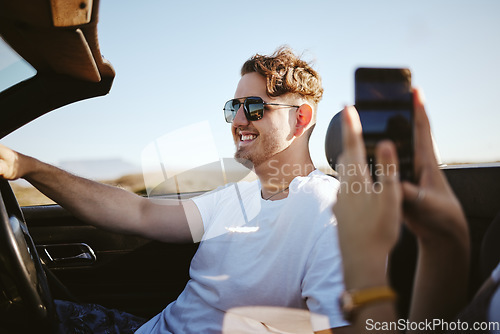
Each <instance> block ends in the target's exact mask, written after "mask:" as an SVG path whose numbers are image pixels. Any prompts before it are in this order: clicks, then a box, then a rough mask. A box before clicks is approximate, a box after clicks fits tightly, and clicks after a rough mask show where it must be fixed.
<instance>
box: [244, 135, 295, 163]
mask: <svg viewBox="0 0 500 334" xmlns="http://www.w3.org/2000/svg"><path fill="white" fill-rule="evenodd" d="M278 138H280V137H279V133H278V131H277V130H274V131H272V132H268V133H267V134H265V135H263V134H260V135H259V136H258V137H257V138H256V139H255V142H253V143H252V144H251V147H239V148H237V149H236V152H235V153H234V158H235V159H236V161H238V162H239V163H240V164H242V165H243V166H245V167H247V168H249V169H252V168H254V167H258V166H259V165H261V164H262V163H264V162H266V161H269V160H270V159H271V158H272V157H273V156H275V155H276V154H277V153H279V152H281V151H282V150H284V149H285V147H281V145H280V143H279V142H278V140H277V139H278Z"/></svg>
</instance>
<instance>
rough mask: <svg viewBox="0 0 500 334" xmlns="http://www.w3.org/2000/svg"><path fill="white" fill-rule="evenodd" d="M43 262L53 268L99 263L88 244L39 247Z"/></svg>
mask: <svg viewBox="0 0 500 334" xmlns="http://www.w3.org/2000/svg"><path fill="white" fill-rule="evenodd" d="M37 250H38V254H40V255H42V256H41V258H42V261H44V262H46V263H47V265H49V266H50V267H53V266H88V265H92V264H94V263H95V262H96V261H97V258H96V255H95V253H94V250H93V249H92V248H91V247H90V246H89V245H88V244H86V243H72V244H53V245H39V246H38V247H37Z"/></svg>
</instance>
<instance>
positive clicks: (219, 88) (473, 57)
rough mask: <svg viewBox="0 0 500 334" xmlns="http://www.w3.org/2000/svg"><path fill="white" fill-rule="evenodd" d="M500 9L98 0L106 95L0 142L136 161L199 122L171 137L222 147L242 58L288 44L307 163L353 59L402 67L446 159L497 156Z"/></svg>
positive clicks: (347, 99)
mask: <svg viewBox="0 0 500 334" xmlns="http://www.w3.org/2000/svg"><path fill="white" fill-rule="evenodd" d="M499 13H500V1H496V0H476V1H451V0H450V1H436V0H432V1H429V0H420V1H412V2H409V1H326V0H325V1H320V0H310V1H294V0H280V1H272V0H263V1H261V0H257V1H216V0H214V1H175V2H174V1H165V0H162V1H119V2H118V1H110V0H101V8H100V22H99V26H98V30H99V39H100V44H101V51H102V53H103V55H104V56H105V57H106V58H107V59H108V60H109V61H110V62H111V63H112V64H113V66H114V67H115V69H116V72H117V75H116V79H115V82H114V86H113V88H112V89H111V92H110V94H109V95H108V96H106V97H103V98H97V99H93V100H89V101H83V102H80V103H77V104H74V105H70V106H67V107H64V108H62V109H60V110H58V111H55V112H53V113H51V114H49V115H46V116H43V117H42V118H40V119H38V120H36V121H35V122H33V123H32V124H29V125H27V126H26V127H25V128H24V129H21V130H22V131H19V133H14V134H13V135H10V136H8V137H7V138H5V139H4V140H3V141H2V142H3V143H4V144H6V145H9V146H11V147H13V148H15V149H18V150H20V151H22V152H25V153H27V154H31V155H35V156H37V157H39V158H40V159H43V160H45V161H49V162H53V163H58V162H59V161H60V159H62V158H61V157H60V156H59V154H64V156H65V157H64V159H66V160H71V159H82V158H83V159H100V158H105V157H117V158H123V159H125V160H126V161H130V162H133V163H136V164H140V159H141V152H142V151H143V150H144V149H145V148H146V147H148V144H149V143H151V142H152V141H153V140H155V139H157V138H159V137H161V136H163V135H165V134H168V133H170V132H172V131H176V130H179V129H181V128H183V127H185V126H190V125H192V124H194V123H197V122H203V121H206V122H208V123H207V124H208V127H201V128H202V129H210V130H201V131H191V130H188V131H187V133H185V135H186V136H187V137H189V140H188V138H187V137H185V138H184V139H183V138H179V140H178V141H177V142H176V143H175V145H177V146H178V147H179V148H180V149H181V150H180V151H188V152H192V154H193V155H194V154H195V152H194V151H195V150H197V149H198V150H200V149H201V150H204V147H206V146H204V145H206V144H207V143H208V142H210V144H208V147H209V149H210V150H211V149H212V148H213V147H214V146H215V148H216V151H217V154H218V155H219V156H220V157H230V156H232V154H233V151H234V149H233V144H232V139H231V135H230V125H229V124H226V123H225V121H224V119H223V116H222V106H223V104H224V102H225V101H226V100H228V99H230V98H232V97H233V94H234V90H235V88H236V85H237V82H238V80H239V70H240V66H241V64H242V63H243V62H244V61H245V60H246V59H247V58H249V57H250V56H252V55H253V54H254V53H256V52H259V53H271V52H273V51H274V50H275V49H276V48H277V47H278V46H280V45H283V44H287V45H289V46H291V47H292V48H293V49H294V50H296V51H297V52H299V53H304V57H305V58H306V59H308V60H312V61H314V64H315V65H314V66H315V68H316V69H317V70H318V71H319V72H320V74H321V75H322V78H323V83H324V88H325V94H324V97H323V101H322V102H321V103H320V107H319V115H318V125H317V127H316V129H315V133H314V134H313V137H312V139H311V150H312V154H313V159H314V160H315V162H316V164H317V165H325V164H326V159H325V158H324V136H325V132H326V128H327V125H328V123H329V121H330V119H331V117H332V116H333V115H334V114H335V113H337V112H338V111H339V110H340V109H342V107H343V106H344V105H345V104H352V103H353V99H354V97H353V95H354V94H353V84H354V83H353V76H354V70H355V69H356V68H357V67H359V66H390V67H397V66H405V67H410V68H411V70H412V72H413V79H414V84H415V85H416V86H419V87H421V88H423V90H424V92H425V96H426V100H427V109H428V113H429V114H430V118H431V122H432V125H433V132H434V135H435V139H436V141H437V144H438V146H439V149H440V151H441V156H442V159H443V160H444V161H445V162H456V161H462V162H471V161H496V160H500V148H499V147H498V143H500V131H499V130H498V127H499V125H500V106H499V104H498V102H497V101H498V99H499V96H500V80H499V78H500V66H499V62H500V20H499V19H498V14H499ZM0 58H1V59H0V70H2V69H3V70H4V71H2V72H0V75H3V76H4V79H5V77H7V76H8V75H10V74H9V73H11V72H12V69H13V68H14V67H15V66H17V67H15V68H16V69H18V67H19V64H18V63H17V64H16V63H12V59H11V57H10V56H8V54H7V53H6V52H5V51H4V50H1V49H0ZM9 69H10V70H9ZM9 71H10V72H9ZM50 126H52V128H53V130H50V131H47V129H48V127H50ZM197 129H200V127H197ZM210 132H211V133H210ZM68 138H71V139H68ZM212 140H213V142H212ZM188 141H189V143H190V144H186V145H184V144H183V143H184V142H188ZM62 152H64V153H62ZM188 156H189V155H188ZM172 157H175V153H172ZM185 159H189V158H185Z"/></svg>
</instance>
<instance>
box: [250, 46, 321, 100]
mask: <svg viewBox="0 0 500 334" xmlns="http://www.w3.org/2000/svg"><path fill="white" fill-rule="evenodd" d="M252 72H257V73H259V74H261V75H262V76H263V77H265V78H266V90H267V95H269V96H270V97H277V96H282V95H286V94H298V95H300V96H301V97H302V98H304V99H306V100H307V101H309V102H310V103H312V104H313V106H314V109H316V106H317V104H318V103H319V101H320V100H321V97H322V96H323V87H322V85H321V77H320V76H319V74H318V73H317V72H316V71H315V70H314V69H313V68H312V67H311V66H310V65H309V63H307V62H306V61H304V60H302V59H300V58H299V57H298V56H296V55H295V54H294V53H293V51H292V49H291V48H289V47H288V46H282V47H280V48H278V49H277V50H276V51H275V52H274V53H273V54H272V55H271V56H263V55H260V54H256V55H254V56H253V57H252V58H250V59H249V60H247V61H246V62H245V63H244V64H243V66H242V68H241V75H242V76H243V75H245V74H248V73H252Z"/></svg>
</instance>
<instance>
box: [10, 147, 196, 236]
mask: <svg viewBox="0 0 500 334" xmlns="http://www.w3.org/2000/svg"><path fill="white" fill-rule="evenodd" d="M0 176H2V177H3V178H5V179H7V180H16V179H18V178H24V179H26V180H27V181H28V182H30V183H31V184H32V185H33V186H35V187H36V188H37V189H38V190H40V191H41V192H42V193H44V194H45V195H46V196H47V197H49V198H51V199H52V200H54V201H55V202H56V203H58V204H60V205H61V206H62V207H64V208H65V209H67V210H68V211H69V212H71V213H72V214H73V215H75V216H76V217H78V218H80V219H82V220H84V221H85V222H88V223H89V224H92V225H95V226H99V227H104V228H106V229H110V230H113V231H117V232H125V233H132V234H137V235H140V236H143V237H146V238H151V239H156V240H161V241H168V242H192V241H193V240H196V239H198V240H199V235H200V234H201V233H202V231H203V224H202V220H201V216H200V213H199V212H198V209H197V207H196V205H195V204H194V202H193V201H191V200H185V201H179V200H150V199H147V198H143V197H141V196H138V195H135V194H133V193H131V192H128V191H126V190H123V189H120V188H116V187H112V186H109V185H105V184H101V183H98V182H94V181H91V180H87V179H84V178H81V177H78V176H75V175H72V174H70V173H68V172H65V171H63V170H61V169H59V168H57V167H54V166H51V165H49V164H46V163H43V162H41V161H39V160H37V159H35V158H32V157H29V156H26V155H23V154H20V153H17V152H15V151H12V150H10V149H8V148H6V147H4V146H0ZM192 231H193V233H194V234H195V235H193V234H192Z"/></svg>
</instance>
